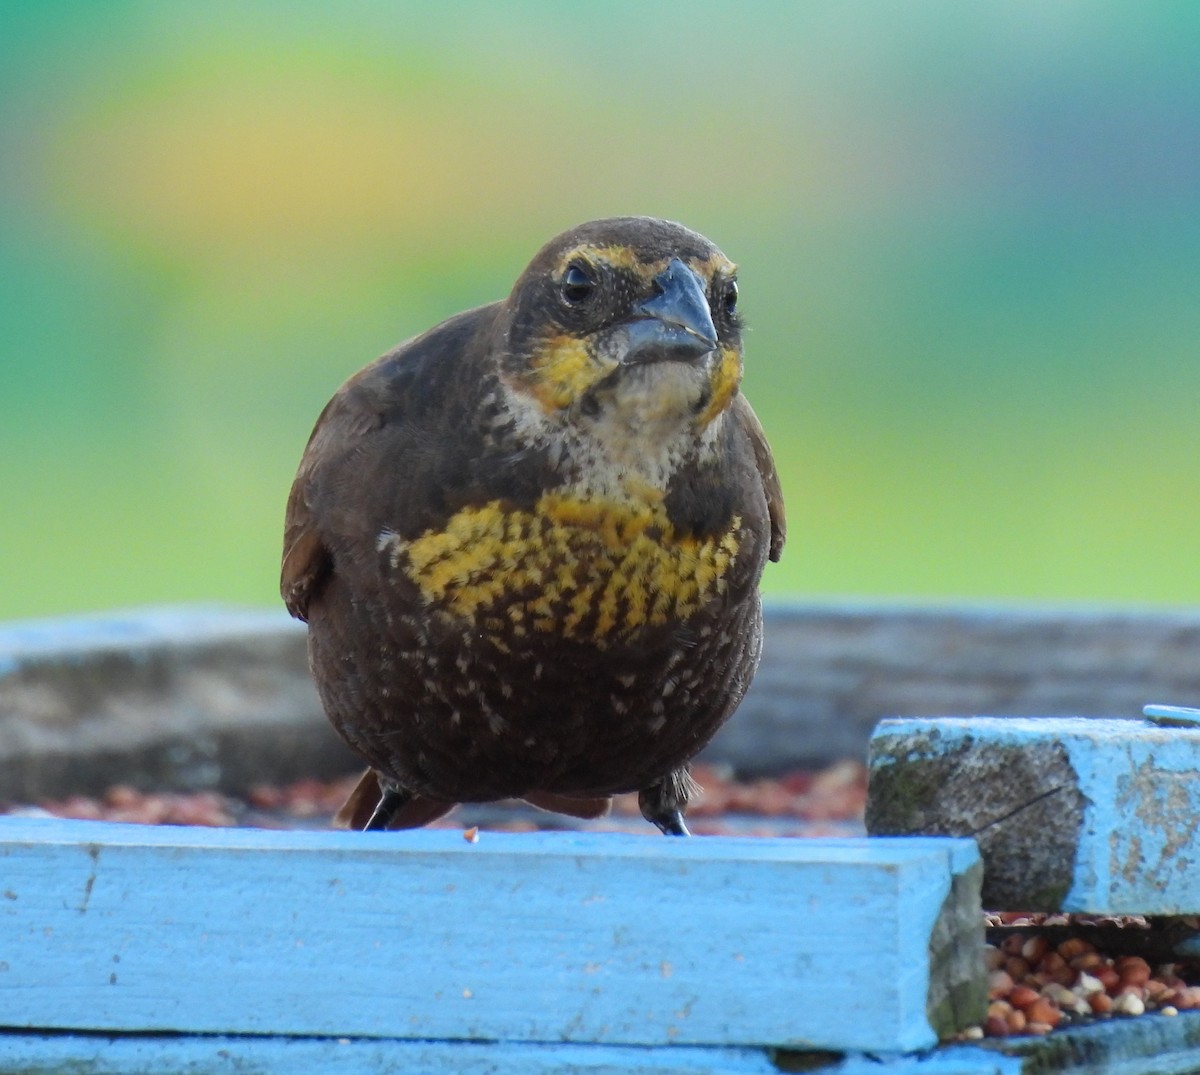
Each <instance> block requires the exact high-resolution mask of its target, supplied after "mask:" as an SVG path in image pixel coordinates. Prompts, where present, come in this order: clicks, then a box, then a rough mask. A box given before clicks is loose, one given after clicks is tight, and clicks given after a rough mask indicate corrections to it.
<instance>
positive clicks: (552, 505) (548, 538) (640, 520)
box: [390, 493, 741, 649]
mask: <svg viewBox="0 0 1200 1075" xmlns="http://www.w3.org/2000/svg"><path fill="white" fill-rule="evenodd" d="M740 526H741V520H740V518H738V517H736V516H735V517H734V518H733V519H732V520H731V521H730V525H729V528H728V530H727V531H726V532H725V533H723V534H717V535H715V536H712V537H708V538H703V539H702V538H696V537H690V536H686V535H681V534H677V533H676V531H675V528H674V526H673V525H672V524H671V522H670V520H669V519H668V518H667V513H666V509H665V508H664V507H663V505H662V503H661V501H659V502H649V503H647V502H642V501H637V502H617V501H610V500H602V499H593V498H588V499H582V498H577V497H570V496H566V495H563V494H561V493H547V494H546V495H544V496H543V497H542V498H541V499H540V500H539V501H538V503H537V505H536V506H535V507H534V509H533V510H532V511H506V510H504V509H503V508H502V507H501V504H500V502H499V501H492V502H490V503H488V504H484V505H483V506H482V507H472V508H464V509H462V510H461V511H459V512H458V513H457V514H455V515H454V516H452V517H451V519H450V521H449V522H448V523H447V524H446V526H445V528H444V529H442V530H439V531H433V530H429V531H426V532H425V533H424V534H422V535H421V536H420V537H418V538H415V539H413V540H411V541H402V540H400V539H398V538H397V539H393V540H392V542H391V543H390V557H391V564H392V567H393V568H395V569H397V570H403V571H404V572H405V573H406V574H408V576H409V577H410V578H411V579H412V580H413V581H414V582H415V583H416V584H417V585H418V586H419V587H420V590H421V593H422V595H423V596H424V597H425V599H426V600H427V601H429V602H430V604H431V605H435V606H440V607H442V608H444V609H446V610H447V611H449V612H451V613H452V614H454V615H455V616H458V617H460V618H462V619H464V620H467V621H470V622H472V623H473V624H475V625H476V626H477V627H479V628H481V629H483V630H485V631H486V632H487V634H488V635H489V636H491V638H492V639H493V641H495V642H496V643H497V644H498V645H499V646H500V648H501V649H506V648H507V645H506V643H505V642H504V639H505V637H506V636H516V637H517V638H520V637H523V636H525V635H527V634H529V633H530V632H545V633H557V634H559V635H562V636H565V637H567V638H571V639H580V640H585V639H586V640H590V641H592V642H594V643H596V644H598V645H601V646H603V645H607V644H608V643H609V642H612V641H615V640H625V639H628V638H629V637H630V636H632V635H633V634H634V633H635V632H636V631H637V630H638V629H639V628H640V627H642V626H643V625H646V624H649V625H652V626H655V625H661V624H664V623H666V622H667V620H668V619H669V618H672V617H673V618H676V619H683V620H686V619H688V618H689V617H690V616H692V615H693V614H694V613H695V612H697V611H698V610H699V609H700V608H702V607H703V606H704V605H705V603H706V602H707V601H709V600H710V599H711V598H712V597H714V596H716V595H718V594H720V593H722V592H723V591H724V589H725V585H726V581H725V577H726V575H727V573H728V571H729V569H730V567H731V566H732V565H733V563H734V561H735V560H736V558H737V553H738V536H737V535H738V532H739V529H740Z"/></svg>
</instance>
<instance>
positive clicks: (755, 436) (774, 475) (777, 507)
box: [733, 395, 787, 561]
mask: <svg viewBox="0 0 1200 1075" xmlns="http://www.w3.org/2000/svg"><path fill="white" fill-rule="evenodd" d="M733 412H734V414H735V415H736V416H737V419H738V421H739V423H740V424H741V426H742V428H743V429H744V430H745V431H746V433H747V435H748V436H749V437H750V446H751V448H753V450H754V462H755V465H756V466H757V467H758V473H759V476H760V477H761V478H762V484H763V492H764V493H766V495H767V512H768V514H769V515H770V518H771V552H770V556H771V559H772V560H773V561H778V559H779V557H780V556H781V555H782V554H783V544H784V542H785V541H786V540H787V518H786V516H785V514H784V509H783V488H782V486H781V485H780V484H779V473H778V471H776V469H775V457H774V456H773V455H772V454H771V446H770V445H769V444H768V443H767V435H766V433H764V432H763V427H762V423H761V422H759V420H758V415H757V414H755V413H754V409H753V408H752V407H751V406H750V402H749V401H748V400H747V399H746V397H745V396H742V395H739V396H738V397H737V398H736V399H734V401H733Z"/></svg>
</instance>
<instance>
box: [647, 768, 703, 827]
mask: <svg viewBox="0 0 1200 1075" xmlns="http://www.w3.org/2000/svg"><path fill="white" fill-rule="evenodd" d="M696 790H698V785H697V784H696V782H695V781H694V780H693V779H692V777H691V774H689V773H688V771H687V769H686V768H683V769H675V770H674V771H672V772H670V773H668V774H667V775H666V776H665V777H663V779H662V780H660V781H659V782H658V783H657V784H651V785H650V786H649V787H648V788H642V790H641V791H639V792H638V806H639V807H640V808H641V811H642V817H644V818H645V819H646V820H647V821H649V822H650V823H651V824H652V825H657V826H658V829H659V831H660V832H662V833H663V834H664V835H665V836H691V833H690V832H688V827H687V826H686V825H685V824H684V823H683V809H684V807H685V806H687V803H688V798H689V797H690V795H691V793H692V792H693V791H696Z"/></svg>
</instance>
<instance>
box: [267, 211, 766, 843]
mask: <svg viewBox="0 0 1200 1075" xmlns="http://www.w3.org/2000/svg"><path fill="white" fill-rule="evenodd" d="M738 302H739V296H738V282H737V269H736V266H735V265H734V264H733V263H732V262H731V261H729V259H728V258H726V257H725V255H724V254H723V253H722V252H721V251H720V250H719V249H718V248H717V247H716V246H715V245H714V244H713V243H712V242H710V241H709V240H708V239H706V238H704V237H703V236H702V235H700V234H698V233H697V232H694V231H691V230H690V229H688V228H686V227H684V226H683V225H681V224H677V223H674V222H671V221H666V220H660V219H657V218H653V217H636V216H635V217H615V218H609V219H602V220H594V221H590V222H588V223H585V224H582V225H579V226H577V227H574V228H572V229H570V230H568V231H565V232H563V233H562V234H560V235H558V236H556V237H555V238H553V239H551V240H550V241H549V242H548V243H546V244H545V245H544V246H543V247H542V248H541V250H540V251H539V252H538V253H537V254H536V255H535V256H534V258H533V260H532V261H531V262H530V263H529V265H528V267H527V268H526V269H525V270H524V271H523V272H522V273H521V274H520V276H519V277H518V279H517V281H516V283H515V285H514V287H513V289H512V291H511V292H510V293H509V295H508V297H507V298H505V299H503V300H500V301H496V302H492V303H490V304H488V305H484V306H480V307H478V308H476V309H472V310H468V311H466V312H464V313H460V314H457V315H455V316H452V317H450V318H449V319H448V320H446V321H443V322H442V323H441V324H438V325H436V326H435V327H433V328H431V329H429V330H428V331H427V332H424V333H423V334H421V335H418V336H416V337H414V338H412V339H409V340H408V341H406V342H404V343H402V344H400V345H398V346H397V347H396V348H395V349H393V350H391V351H389V352H388V353H386V354H384V355H383V356H382V357H380V358H379V359H377V360H376V361H374V362H373V363H371V364H370V365H368V366H366V367H365V368H364V369H362V370H360V371H359V372H358V373H355V374H354V375H353V376H351V377H350V378H349V380H347V381H346V382H345V384H343V385H342V387H341V388H340V389H339V390H338V391H337V392H336V393H335V395H334V396H333V398H332V399H331V400H330V401H329V403H328V404H327V405H326V406H325V408H324V410H323V411H322V412H321V414H320V416H319V418H318V419H317V422H316V425H315V427H314V428H313V431H312V435H311V437H310V438H309V440H308V443H307V446H306V448H305V450H304V453H303V456H302V458H301V461H300V465H299V468H298V470H297V473H296V477H295V481H294V482H293V484H292V487H291V491H290V494H289V496H288V501H287V509H286V519H285V527H284V553H283V561H282V571H281V579H280V590H281V593H282V596H283V599H284V602H285V604H286V606H287V608H288V610H289V611H290V612H291V614H292V615H293V616H295V617H297V618H298V619H300V620H303V621H306V622H307V624H308V647H309V666H310V670H311V672H312V675H313V679H314V681H315V684H316V687H317V690H318V693H319V695H320V699H321V702H322V704H323V707H324V709H325V712H326V714H327V716H328V717H329V719H330V721H331V723H332V724H333V726H334V728H335V729H336V730H337V732H338V733H339V734H340V736H341V737H342V738H343V739H344V740H345V742H346V743H347V744H348V745H349V746H350V747H351V749H352V750H353V751H355V752H356V753H357V754H358V755H360V756H361V757H362V759H363V760H365V761H366V763H367V765H368V766H369V768H368V769H367V771H366V773H365V774H364V775H363V777H362V779H361V780H360V782H359V784H358V786H357V787H356V788H355V790H354V791H353V792H352V793H351V795H350V797H349V799H348V800H347V802H346V805H345V806H343V807H342V809H341V810H340V811H339V813H338V815H337V821H338V823H340V824H341V825H343V826H345V827H352V828H356V829H366V830H386V829H400V828H413V827H419V826H422V825H425V824H428V823H429V822H431V821H434V820H436V819H437V818H439V817H441V816H443V815H444V814H446V813H448V812H449V811H450V810H451V809H452V808H453V807H454V806H456V805H457V804H459V803H479V802H492V801H498V800H501V799H524V800H526V801H527V802H529V803H531V804H532V805H534V806H536V807H539V808H541V809H544V810H548V811H556V812H559V813H562V814H568V815H574V816H576V817H581V818H594V817H600V816H602V815H604V814H605V813H606V812H607V811H608V809H609V806H610V804H611V800H612V797H613V796H614V795H617V794H624V793H633V792H636V793H637V795H638V804H639V807H640V810H641V813H642V815H643V817H644V818H645V819H646V820H647V821H648V822H650V823H652V824H653V825H655V826H656V827H657V828H658V829H660V830H661V831H662V832H663V833H665V834H668V835H677V836H686V835H689V833H688V828H687V825H686V822H685V820H684V813H685V811H686V807H687V804H688V801H689V799H690V798H692V797H693V796H694V795H695V794H696V791H697V785H696V782H695V780H694V779H693V778H692V776H691V773H690V762H691V760H692V759H693V758H694V757H695V755H696V754H697V753H698V752H699V751H700V750H701V749H702V748H703V747H704V746H705V745H706V744H707V743H708V742H709V741H710V740H711V738H712V737H713V735H714V734H715V733H716V731H717V730H718V728H720V726H721V725H722V724H723V723H724V722H725V720H726V719H727V718H728V717H729V716H730V715H731V714H732V712H733V711H734V709H735V708H736V707H737V705H738V704H739V702H740V701H741V700H742V697H743V696H744V695H745V693H746V690H747V688H748V687H749V685H750V680H751V678H752V676H753V674H754V671H755V669H756V667H757V665H758V661H759V657H760V655H761V649H762V607H761V599H760V594H759V584H760V579H761V576H762V574H763V571H764V568H765V565H766V562H767V561H768V560H772V561H775V560H778V559H779V557H780V553H781V551H782V549H783V545H784V538H785V532H786V523H785V517H784V505H783V495H782V491H781V487H780V482H779V477H778V473H777V471H776V467H775V463H774V460H773V457H772V454H771V449H770V447H769V445H768V443H767V439H766V436H765V434H764V432H763V428H762V425H761V424H760V422H759V420H758V418H757V417H756V415H755V413H754V411H753V410H752V409H751V406H750V404H749V403H748V402H747V400H746V398H745V396H744V394H743V393H742V391H741V380H742V369H743V363H742V334H743V324H742V317H741V313H740V311H739V306H738Z"/></svg>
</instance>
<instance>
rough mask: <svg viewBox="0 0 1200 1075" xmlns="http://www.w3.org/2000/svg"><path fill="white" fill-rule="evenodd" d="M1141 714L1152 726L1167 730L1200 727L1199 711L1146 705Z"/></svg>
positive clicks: (1172, 706)
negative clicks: (1161, 726) (1158, 725)
mask: <svg viewBox="0 0 1200 1075" xmlns="http://www.w3.org/2000/svg"><path fill="white" fill-rule="evenodd" d="M1142 714H1143V715H1144V716H1145V717H1146V719H1147V720H1149V721H1151V722H1153V723H1154V724H1161V725H1163V726H1164V727H1167V728H1194V727H1197V726H1200V709H1190V708H1188V707H1186V706H1181V705H1146V706H1142Z"/></svg>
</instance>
